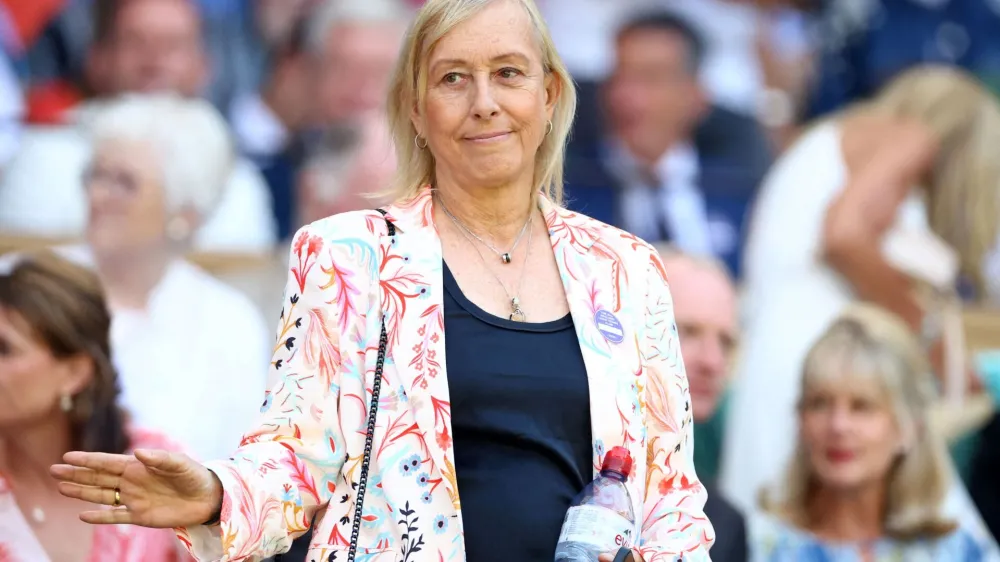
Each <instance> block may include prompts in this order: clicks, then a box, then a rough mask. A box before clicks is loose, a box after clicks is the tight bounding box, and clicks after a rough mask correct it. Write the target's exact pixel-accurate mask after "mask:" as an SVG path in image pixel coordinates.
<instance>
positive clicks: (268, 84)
mask: <svg viewBox="0 0 1000 562" xmlns="http://www.w3.org/2000/svg"><path fill="white" fill-rule="evenodd" d="M276 3H277V2H275V1H274V0H270V1H262V2H259V5H262V6H270V5H273V4H276ZM283 6H285V7H286V8H290V7H293V6H299V7H300V8H301V9H302V10H304V8H305V7H306V5H305V4H304V3H303V2H298V3H296V2H294V1H293V2H290V3H288V4H283ZM262 10H263V8H262ZM275 10H276V8H272V9H268V10H267V11H265V13H262V14H261V15H260V16H259V17H260V18H262V21H261V23H260V25H261V26H262V27H265V28H269V27H277V26H284V25H285V24H284V19H283V18H279V17H277V16H275V15H272V12H273V11H275ZM287 11H289V10H286V12H287ZM277 13H278V14H281V15H282V16H284V17H293V18H295V20H296V21H294V22H293V23H291V24H290V25H291V28H289V29H288V30H283V29H266V30H264V31H262V33H267V34H268V37H267V38H266V39H265V40H266V41H267V42H268V45H269V47H268V48H269V59H270V60H269V67H268V69H267V70H266V74H265V79H264V82H263V84H262V85H261V86H260V89H259V90H253V91H248V92H244V93H242V94H240V95H238V96H237V97H236V99H235V100H234V101H233V104H232V106H231V107H230V108H229V120H230V122H231V123H232V124H233V132H234V133H235V134H236V140H237V143H238V146H239V148H240V151H241V152H242V153H243V154H244V155H246V156H247V157H249V158H250V159H252V160H253V161H254V162H257V163H258V164H264V163H266V162H267V161H268V160H270V159H272V158H275V157H277V156H279V155H280V154H281V153H282V152H283V151H284V150H286V149H287V148H288V146H289V143H290V142H291V140H292V137H293V136H294V135H296V134H298V133H300V132H301V131H302V130H303V129H304V128H305V126H306V125H307V124H308V122H309V118H310V106H311V104H312V100H313V98H314V97H315V93H314V92H313V87H312V82H311V80H310V76H309V75H310V70H311V69H310V68H309V60H308V58H309V56H308V52H307V49H306V29H307V21H308V20H307V14H306V13H305V12H304V11H302V13H292V14H286V13H285V12H277ZM263 18H267V19H263ZM271 19H278V20H279V21H278V22H276V23H274V22H270V21H269V20H271Z"/></svg>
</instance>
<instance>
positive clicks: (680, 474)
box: [638, 249, 715, 562]
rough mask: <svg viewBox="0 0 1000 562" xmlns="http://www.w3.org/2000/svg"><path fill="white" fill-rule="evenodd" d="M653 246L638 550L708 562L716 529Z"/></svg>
mask: <svg viewBox="0 0 1000 562" xmlns="http://www.w3.org/2000/svg"><path fill="white" fill-rule="evenodd" d="M650 251H651V254H650V263H649V267H648V270H647V279H648V285H647V287H648V289H647V295H646V307H647V311H646V337H645V341H644V342H642V347H643V363H644V365H645V368H646V381H647V383H646V392H645V394H646V395H645V403H646V404H645V414H646V431H647V455H646V462H647V475H646V495H645V501H644V506H643V521H642V530H641V533H640V541H639V546H638V550H639V553H640V554H641V555H642V557H643V560H645V562H658V561H670V562H673V561H674V560H679V559H683V560H685V561H690V562H701V561H705V562H707V561H709V560H710V558H709V554H708V550H709V548H711V546H712V544H713V542H714V541H715V531H714V530H713V528H712V524H711V523H710V522H709V520H708V518H707V517H706V516H705V512H704V508H705V500H706V498H707V497H708V496H707V493H706V491H705V487H704V486H703V485H702V483H701V482H700V481H699V480H698V476H697V474H695V469H694V447H693V445H694V433H693V432H694V422H693V418H692V416H691V397H690V393H689V391H688V381H687V375H686V374H685V372H684V363H683V362H682V360H681V352H680V346H679V344H678V337H677V325H676V323H675V322H674V311H673V308H674V307H673V300H672V299H671V297H670V290H669V289H668V287H667V280H666V274H665V272H664V269H663V264H662V262H661V261H660V258H659V256H658V255H657V254H656V251H655V250H652V249H651V250H650ZM680 557H682V558H680Z"/></svg>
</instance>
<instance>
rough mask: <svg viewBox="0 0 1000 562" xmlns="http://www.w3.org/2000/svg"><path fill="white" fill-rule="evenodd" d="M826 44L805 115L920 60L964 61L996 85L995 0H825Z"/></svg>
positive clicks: (998, 12)
mask: <svg viewBox="0 0 1000 562" xmlns="http://www.w3.org/2000/svg"><path fill="white" fill-rule="evenodd" d="M825 4H826V8H825V10H824V11H825V13H824V15H823V21H822V25H821V27H820V36H819V40H820V44H821V45H823V47H824V49H823V51H822V53H821V56H820V60H819V63H818V64H819V75H818V77H817V79H816V83H815V85H814V88H813V92H812V101H811V104H810V107H809V108H808V113H807V115H806V117H807V118H813V117H817V116H819V115H823V114H825V113H828V112H831V111H834V110H837V109H840V108H842V107H844V106H845V105H847V104H850V103H853V102H855V101H859V100H862V99H864V98H867V97H870V96H871V95H873V94H874V93H875V92H877V91H878V90H879V89H880V88H882V86H884V85H885V84H886V83H888V81H889V80H890V79H892V78H893V77H894V76H895V75H896V74H898V73H899V72H901V71H903V70H905V69H907V68H909V67H912V66H915V65H918V64H922V63H923V64H944V65H957V66H960V67H963V68H965V69H967V70H969V71H971V72H972V73H973V74H975V75H976V76H978V77H979V78H980V79H981V80H983V81H984V82H985V83H986V84H987V85H989V86H990V87H991V88H993V89H994V90H996V91H1000V41H998V39H997V38H998V37H1000V3H998V2H996V1H995V0H852V1H850V2H844V1H839V2H825Z"/></svg>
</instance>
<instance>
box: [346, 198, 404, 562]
mask: <svg viewBox="0 0 1000 562" xmlns="http://www.w3.org/2000/svg"><path fill="white" fill-rule="evenodd" d="M378 212H380V213H382V216H383V217H384V216H385V214H386V212H385V210H383V209H378ZM385 225H386V227H388V232H389V236H395V235H396V225H394V224H392V221H390V220H389V219H385ZM388 343H389V336H388V334H387V333H386V330H385V311H383V312H382V333H381V334H380V335H379V340H378V360H377V361H376V363H375V380H374V381H373V382H372V405H371V408H370V409H369V410H368V431H367V433H366V434H365V453H364V456H363V457H362V458H361V476H360V477H359V478H358V499H357V501H355V503H354V524H353V526H352V528H351V546H350V548H349V549H348V551H347V562H354V557H355V556H356V555H357V553H358V535H359V534H360V533H361V515H362V512H363V509H364V503H365V488H366V487H367V486H368V465H369V463H370V462H371V456H372V439H373V438H374V437H375V416H376V414H378V397H379V391H380V390H381V388H382V367H383V365H384V364H385V348H386V346H387V345H388Z"/></svg>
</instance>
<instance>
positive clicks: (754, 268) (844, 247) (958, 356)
mask: <svg viewBox="0 0 1000 562" xmlns="http://www.w3.org/2000/svg"><path fill="white" fill-rule="evenodd" d="M421 3H422V0H30V1H28V0H0V47H2V48H0V254H4V253H7V257H6V258H4V257H3V256H0V390H2V391H3V392H2V393H0V394H2V395H0V401H2V404H3V408H0V410H3V411H4V412H5V413H2V414H0V439H2V440H3V441H4V445H3V446H2V447H0V473H2V474H3V478H2V479H0V496H2V495H7V496H9V495H10V490H11V489H14V490H15V491H17V493H18V501H17V504H16V505H15V504H14V503H13V502H11V501H7V500H5V499H4V498H2V497H0V518H6V517H8V516H11V517H12V516H13V515H11V513H16V512H17V511H18V509H19V510H20V512H21V513H22V515H23V520H22V522H23V523H24V524H25V525H26V526H25V528H26V529H30V533H29V535H31V536H33V537H38V539H37V540H38V542H39V543H40V544H41V545H42V546H43V547H44V548H45V549H46V550H47V551H48V552H49V553H50V554H51V553H52V552H55V551H56V550H58V547H57V546H53V545H57V544H59V543H60V541H61V540H64V539H65V537H63V536H61V535H59V534H58V533H54V532H53V531H52V530H51V528H50V529H48V530H46V526H45V522H46V520H47V519H52V518H53V515H52V513H55V512H56V511H58V508H57V507H51V508H45V507H44V506H45V505H46V504H47V503H49V504H57V503H58V502H57V500H56V499H54V497H55V496H57V494H56V493H55V492H53V491H51V490H47V489H46V486H47V485H48V484H47V483H46V482H45V479H44V478H40V477H33V476H32V474H33V473H34V472H37V471H43V472H44V468H40V467H45V466H47V465H49V464H52V463H53V462H57V461H58V458H59V457H60V456H61V454H62V453H63V452H65V451H67V450H70V449H71V448H72V447H81V446H101V447H104V446H107V447H111V448H112V449H114V448H115V447H117V448H118V449H117V450H127V449H129V448H133V447H134V446H140V445H137V444H138V443H146V442H148V440H149V439H151V437H150V436H144V437H143V436H137V435H135V434H134V432H133V430H132V429H130V428H133V427H142V428H148V429H149V430H152V431H154V432H156V433H157V434H160V435H162V436H163V437H164V438H168V439H170V440H171V442H172V443H174V445H172V446H174V447H176V448H177V449H179V450H183V451H186V452H188V453H189V454H191V455H192V456H195V457H196V458H199V459H211V458H221V457H225V456H227V455H228V454H229V453H230V451H231V450H232V449H233V447H234V446H235V445H236V444H237V443H238V441H239V439H240V435H241V434H242V432H243V431H245V430H246V429H248V428H249V427H251V426H252V424H253V422H254V419H255V415H256V412H257V409H258V404H259V402H260V400H261V399H262V397H263V396H264V389H265V388H266V387H267V385H268V381H267V378H268V372H269V369H268V366H269V358H270V357H271V355H272V349H271V348H272V342H273V341H274V338H273V337H272V334H273V332H272V328H273V325H275V323H276V322H277V319H278V317H279V315H280V314H281V310H278V309H276V307H277V306H280V304H279V303H280V302H281V299H280V298H279V295H280V292H281V287H282V285H283V283H284V279H285V271H286V267H287V255H288V252H287V248H288V245H289V243H290V242H291V238H292V236H293V235H294V233H295V232H296V230H297V229H298V228H299V227H300V226H302V225H304V224H308V223H309V222H312V221H315V220H318V219H320V218H322V217H325V216H328V215H331V214H334V213H339V212H343V211H349V210H355V209H361V208H371V207H375V206H378V205H379V204H380V203H381V202H383V201H384V196H383V195H382V192H383V190H384V189H385V188H386V187H387V183H388V181H389V179H390V178H391V176H392V174H393V173H394V170H395V160H394V154H393V150H392V146H391V141H390V140H389V138H388V131H387V127H386V123H385V116H384V113H383V107H384V98H385V93H386V88H387V81H388V79H389V75H390V73H391V72H392V70H393V67H394V65H395V63H396V56H397V53H398V49H399V46H400V44H401V41H402V38H403V35H404V33H405V29H406V25H407V23H408V22H409V19H410V17H411V15H412V13H413V10H414V9H415V8H416V7H418V6H419V4H421ZM537 3H538V5H539V7H540V8H541V9H542V11H543V13H544V14H545V17H546V20H547V22H548V25H549V27H550V30H551V33H552V36H553V38H554V40H555V42H556V46H557V48H558V50H559V51H560V53H561V55H562V57H563V58H564V59H565V62H566V64H567V65H568V67H569V69H570V71H571V73H572V75H573V77H574V79H575V80H576V87H577V89H578V92H579V96H580V105H579V107H578V111H577V117H576V124H575V126H574V130H573V133H572V135H571V139H570V142H569V146H568V155H567V166H566V170H565V173H566V185H567V202H566V205H567V206H568V207H569V208H571V209H573V210H576V211H579V212H582V213H584V214H587V215H589V216H592V217H594V218H597V219H600V220H602V221H605V222H608V223H610V224H613V225H616V226H619V227H621V228H624V229H625V230H628V231H630V232H632V233H635V234H636V235H638V236H640V237H642V238H643V239H646V240H648V241H650V242H655V243H657V244H659V245H660V248H661V254H662V255H663V256H664V258H665V263H666V267H667V269H668V276H669V278H670V279H671V285H672V292H673V298H674V301H675V307H676V317H677V322H678V330H679V331H680V337H681V345H682V351H683V356H684V361H685V366H686V368H687V373H688V377H689V380H690V384H691V392H692V403H693V408H694V415H695V419H696V422H697V424H696V447H697V450H696V465H697V468H698V474H699V476H700V477H701V478H702V480H703V481H704V482H705V483H706V486H708V487H709V489H710V500H709V506H708V510H709V517H710V518H711V519H712V521H713V523H714V524H715V525H716V531H717V534H718V537H719V539H718V543H717V545H716V547H715V549H714V550H713V557H714V559H717V560H722V561H726V560H747V559H752V558H753V557H757V559H761V560H764V559H767V560H791V559H803V558H794V557H792V558H789V557H782V554H781V549H794V548H800V546H801V545H802V544H811V543H812V542H817V543H819V546H818V547H817V548H818V549H820V550H822V548H827V547H829V548H831V549H834V550H832V551H831V552H834V553H836V549H835V547H836V545H837V540H836V539H835V538H836V537H838V536H841V535H840V534H844V536H852V535H851V532H855V531H858V529H860V532H861V533H862V534H863V535H864V534H866V533H867V535H870V536H871V537H873V539H872V540H873V541H875V540H876V539H878V541H876V542H877V544H878V546H877V549H879V550H877V553H879V554H878V556H889V555H892V556H895V557H894V558H891V559H893V560H895V559H902V560H908V559H922V558H919V555H916V556H918V557H917V558H911V555H915V554H914V552H912V551H910V550H907V549H909V548H910V547H911V545H910V544H909V543H908V542H907V540H908V539H909V538H912V537H914V536H918V535H920V536H923V535H926V534H928V533H929V534H930V535H932V536H937V535H935V533H938V534H941V535H943V531H942V529H943V526H947V524H946V522H945V520H944V519H941V521H940V522H937V523H935V521H937V520H934V521H932V520H931V519H928V518H927V517H923V515H921V510H929V511H935V512H937V511H940V512H941V514H940V517H945V516H948V517H953V518H954V519H955V520H956V521H957V522H958V525H959V526H960V527H962V528H965V529H967V530H968V534H967V535H965V536H967V537H971V538H967V539H965V540H967V541H971V543H974V545H975V549H978V550H977V551H979V552H982V553H984V557H983V558H981V559H990V560H1000V551H997V547H996V541H995V540H994V539H993V537H994V536H1000V418H998V417H997V414H996V413H995V411H996V408H995V404H996V402H998V401H1000V372H998V370H1000V365H998V358H1000V356H998V353H1000V337H996V334H997V333H998V332H1000V328H996V326H1000V226H998V225H1000V158H998V157H997V150H1000V109H998V107H997V103H998V102H997V100H998V99H1000V98H997V95H998V94H1000V2H998V1H996V0H825V1H824V0H797V1H796V0H537ZM39 247H48V248H51V249H52V250H53V252H54V255H56V256H59V257H58V258H56V257H54V256H49V257H46V258H44V259H42V258H35V260H36V261H32V259H29V258H25V257H21V256H25V255H31V254H30V252H29V250H35V249H37V248H39ZM38 255H41V254H38ZM46 255H47V254H46ZM51 260H55V261H51ZM62 261H65V262H66V263H62ZM32 264H34V265H32ZM66 268H70V269H66ZM72 268H79V269H72ZM88 272H89V273H93V274H94V275H96V277H95V279H98V280H99V282H100V287H101V289H100V291H96V290H94V289H93V288H91V287H89V286H88V285H87V284H88V283H90V282H91V279H90V278H89V277H88V276H87V275H88V274H89V273H88ZM18 276H21V277H20V278H19V277H18ZM913 281H915V282H913ZM911 282H913V283H911ZM19 283H20V284H19ZM915 285H919V287H920V288H921V289H926V290H922V291H921V292H920V295H919V296H916V295H911V294H910V292H911V291H910V287H911V286H915ZM95 291H96V292H95ZM100 292H103V294H104V295H105V296H104V297H103V298H105V299H106V303H107V308H108V310H109V311H110V314H111V317H110V318H108V319H106V323H107V324H108V325H107V326H103V327H102V324H101V321H100V319H96V320H95V319H94V315H95V312H94V310H92V309H91V308H88V306H86V303H88V302H90V301H92V300H93V299H99V298H101V296H100ZM29 293H30V294H29ZM857 300H864V301H869V302H872V303H875V304H877V305H878V306H879V308H878V309H875V308H871V307H866V306H857V307H855V308H852V307H854V306H855V305H853V304H852V303H854V301H857ZM845 308H847V309H849V310H852V311H853V312H851V313H850V314H847V315H846V316H845V315H843V314H842V311H843V310H845ZM929 310H930V311H934V314H930V313H927V311H929ZM971 310H974V311H977V312H979V313H981V316H983V317H985V318H986V320H985V323H986V324H987V325H988V326H994V328H993V331H992V332H991V333H992V334H993V337H994V339H992V340H990V339H988V338H987V341H986V342H985V343H982V342H980V341H979V340H977V341H976V345H975V346H972V345H971V344H970V341H972V340H973V339H975V338H973V337H972V336H969V335H968V334H962V333H961V332H962V331H963V330H964V324H963V322H962V318H963V314H965V313H967V312H968V311H971ZM886 311H888V312H886ZM928 318H931V319H932V320H928ZM102 330H106V331H107V332H108V333H107V334H105V335H103V336H102V335H101V331H102ZM956 330H957V332H958V333H957V335H956ZM26 334H41V337H39V338H34V339H33V338H31V337H28V336H26ZM102 338H103V339H102ZM104 340H107V341H104ZM279 341H280V338H279ZM19 352H20V353H21V355H18V353H19ZM76 353H85V354H87V355H88V356H89V357H91V359H93V361H95V362H96V363H98V364H100V365H104V366H105V367H102V369H103V370H99V371H100V372H101V373H105V374H104V375H100V376H98V375H95V374H93V373H91V374H89V375H87V376H84V375H85V373H84V374H81V373H78V372H76V371H73V370H72V369H71V368H69V367H67V368H66V369H63V368H62V367H59V368H56V367H54V366H53V365H56V364H59V365H62V364H63V363H65V361H61V360H62V359H64V358H66V357H71V356H73V355H74V354H76ZM32 354H34V355H32ZM46 357H48V359H46ZM46 361H49V362H48V363H46ZM885 365H891V367H885ZM880 366H881V367H885V368H881V367H880ZM851 369H853V370H854V371H857V372H864V373H868V375H867V376H865V377H860V379H863V380H862V381H861V382H858V380H860V379H852V381H853V382H850V383H849V384H848V383H844V382H843V381H841V384H835V385H832V386H831V385H829V384H827V383H829V382H830V381H831V380H838V377H840V376H842V375H843V374H844V373H843V372H842V371H845V370H851ZM42 371H45V374H44V375H43V374H42ZM931 372H933V373H935V374H936V375H937V377H936V378H929V379H928V380H926V381H925V380H924V375H927V374H928V373H931ZM115 373H117V374H115ZM116 377H117V380H116ZM991 377H992V378H991ZM93 381H96V382H93ZM862 383H863V384H862ZM866 384H867V385H869V386H871V388H874V389H876V390H873V391H871V392H868V390H867V389H868V387H865V385H866ZM94 385H96V387H95V388H91V386H94ZM116 385H117V386H118V387H120V393H117V391H116ZM85 388H86V389H90V390H87V391H86V392H83V390H84V389H85ZM192 389H197V391H195V392H192ZM880 393H881V394H880ZM886 393H888V394H886ZM883 394H886V397H884V398H883V399H881V400H882V402H878V401H877V400H875V401H874V402H873V400H874V399H872V398H871V396H876V395H878V396H882V395H883ZM46 397H49V398H51V404H49V406H53V407H54V406H55V405H57V406H58V408H60V409H61V410H62V411H63V412H67V413H69V414H71V415H70V417H71V418H72V419H73V420H75V421H74V423H76V424H77V425H79V426H80V427H81V428H83V429H74V430H73V431H72V432H70V433H69V434H65V432H63V433H59V431H58V430H57V429H53V428H51V427H45V423H43V422H41V421H39V420H43V419H44V416H43V414H45V412H46V410H45V408H46V402H45V400H46ZM81 397H82V398H81ZM116 404H117V405H119V406H120V407H121V411H122V412H123V414H122V415H123V416H124V417H123V418H122V419H118V418H117V417H115V416H116V414H114V411H116V410H114V408H115V407H116ZM880 415H881V417H880ZM95 416H96V417H101V416H103V417H101V423H102V424H104V425H101V426H100V427H104V428H108V429H107V431H108V432H111V433H109V435H113V438H112V437H107V436H104V437H100V436H97V437H95V436H93V435H92V433H93V431H92V430H90V429H87V428H88V427H92V426H91V425H88V423H91V422H90V421H89V420H91V419H92V418H94V417H95ZM109 420H111V421H109ZM886 420H890V421H889V422H886ZM74 427H76V426H74ZM907 428H911V429H907ZM908 431H909V432H912V433H913V435H910V436H908V437H907V436H904V437H906V438H905V439H903V438H902V437H900V435H902V434H906V435H909V434H908V433H907V432H908ZM14 435H20V436H21V437H17V438H15V437H12V436H14ZM897 438H898V439H897ZM81 439H82V441H81ZM88 439H89V440H88ZM116 439H117V441H115V440H116ZM144 439H145V440H144ZM899 439H902V440H903V442H904V443H905V444H904V445H903V446H896V445H895V444H894V443H896V442H897V441H898V440H899ZM108 440H111V441H112V442H113V443H112V444H110V445H107V444H106V443H107V442H108ZM7 441H10V443H7ZM95 443H98V444H100V445H93V444H95ZM141 446H146V445H141ZM4 479H6V482H5V481H4ZM894 479H895V480H894ZM870 480H891V481H892V482H891V483H890V485H889V489H890V490H891V494H892V497H891V499H890V501H888V502H885V506H882V507H880V508H879V510H877V511H878V516H877V517H873V518H871V519H870V520H869V519H864V518H862V520H859V519H858V517H857V516H856V513H857V511H852V509H851V506H852V505H853V504H852V502H854V503H859V502H860V503H863V502H864V501H866V500H865V499H864V498H859V497H853V496H851V494H852V490H856V489H857V488H858V486H859V485H860V484H859V483H863V482H866V481H870ZM815 486H820V487H822V488H823V489H824V490H826V489H831V490H841V491H842V493H843V497H835V498H834V499H832V500H829V499H827V500H824V501H827V502H828V503H827V504H824V505H828V506H830V507H829V509H828V510H827V511H826V512H825V513H827V514H828V518H826V519H823V520H822V521H816V520H815V518H814V517H813V518H812V519H811V517H812V516H811V515H810V514H811V513H814V511H810V510H811V509H812V507H813V506H811V504H809V501H812V500H808V501H807V500H806V499H805V498H806V497H807V496H808V495H809V494H807V489H811V487H815ZM849 496H850V497H849ZM22 498H32V499H31V500H30V501H25V500H23V499H22ZM820 499H823V498H820ZM816 501H819V500H816ZM32 502H33V503H32ZM36 504H37V506H38V507H31V506H32V505H36ZM845 506H847V507H845ZM886 506H887V507H886ZM8 510H13V511H12V512H9V511H8ZM64 511H65V510H64ZM767 514H771V515H780V517H774V518H771V517H769V516H767ZM914 514H916V515H914ZM907 517H913V518H915V519H912V520H908V519H907ZM918 520H919V522H918V523H919V524H918V523H914V521H918ZM779 521H783V522H785V523H779ZM788 521H794V522H796V523H797V524H798V525H799V527H798V528H796V527H795V526H789V525H787V522H788ZM929 521H930V522H931V523H934V524H931V523H928V522H929ZM866 525H867V527H865V526H866ZM921 525H922V526H921ZM928 525H929V526H928ZM934 525H940V526H941V527H935V526H934ZM0 527H5V526H4V525H0ZM7 527H9V526H7ZM5 528H6V527H5ZM11 528H13V527H11ZM801 528H806V529H810V530H812V531H813V533H812V534H807V533H803V532H799V531H800V530H801ZM797 529H798V530H797ZM821 531H822V532H821ZM3 533H8V534H10V535H11V536H6V535H3V534H0V546H2V545H3V544H4V542H5V541H16V540H23V538H22V539H17V538H11V537H12V536H15V535H16V533H13V531H3ZM12 533H13V534H12ZM829 537H834V539H830V538H829ZM32 540H35V539H32ZM46 541H48V542H46ZM150 541H153V539H150ZM149 544H153V543H152V542H150V543H149ZM873 544H874V543H873ZM873 548H875V547H873ZM941 548H944V549H951V550H947V552H949V553H952V554H950V555H948V556H952V555H953V556H954V557H950V558H936V560H944V559H954V560H959V559H966V558H964V556H965V554H962V553H966V552H971V551H972V550H973V547H972V546H969V545H968V544H965V543H961V544H959V543H955V544H946V545H944V546H941ZM820 550H815V552H819V551H820ZM796 552H799V551H796ZM123 556H124V555H123ZM293 556H294V555H290V556H289V558H288V559H289V560H294V559H295V558H294V557H293ZM748 557H749V558H748ZM0 559H3V557H2V556H0ZM53 559H55V557H54V556H53ZM121 559H122V560H132V558H127V557H123V558H121ZM136 559H138V558H136ZM860 559H862V558H858V560H860ZM863 559H864V560H873V561H874V560H878V561H881V560H888V559H890V558H882V557H877V558H876V557H871V558H868V557H865V558H863ZM968 559H970V560H973V559H979V558H968ZM164 560H167V558H164ZM297 560H301V555H300V558H298V559H297ZM808 560H816V561H819V560H852V561H853V560H855V558H850V557H847V558H839V557H836V558H835V557H833V555H830V557H828V558H823V557H820V555H817V557H816V558H810V559H808Z"/></svg>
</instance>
